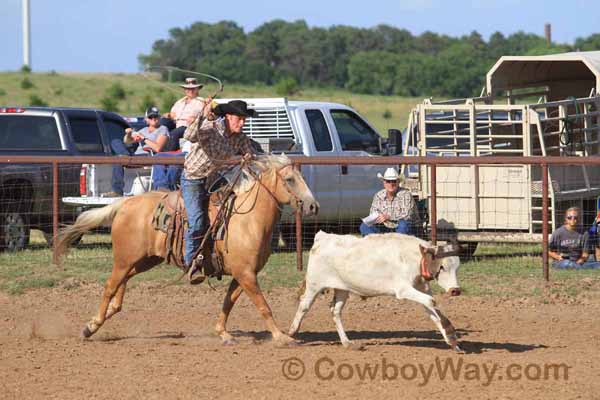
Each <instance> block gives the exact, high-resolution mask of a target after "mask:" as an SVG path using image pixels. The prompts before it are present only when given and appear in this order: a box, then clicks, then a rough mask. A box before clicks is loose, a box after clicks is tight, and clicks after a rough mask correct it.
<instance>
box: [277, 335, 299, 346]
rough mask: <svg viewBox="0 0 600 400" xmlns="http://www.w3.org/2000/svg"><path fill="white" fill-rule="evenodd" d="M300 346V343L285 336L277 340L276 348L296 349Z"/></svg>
mask: <svg viewBox="0 0 600 400" xmlns="http://www.w3.org/2000/svg"><path fill="white" fill-rule="evenodd" d="M299 344H300V342H298V341H297V340H295V339H293V338H291V337H289V336H284V337H282V338H281V339H277V340H276V341H275V347H295V346H298V345H299Z"/></svg>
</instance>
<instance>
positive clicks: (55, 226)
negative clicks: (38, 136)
mask: <svg viewBox="0 0 600 400" xmlns="http://www.w3.org/2000/svg"><path fill="white" fill-rule="evenodd" d="M57 235H58V162H57V161H53V162H52V261H53V262H54V264H55V265H58V259H57V257H56V236H57Z"/></svg>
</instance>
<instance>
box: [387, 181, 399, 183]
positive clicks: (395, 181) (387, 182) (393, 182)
mask: <svg viewBox="0 0 600 400" xmlns="http://www.w3.org/2000/svg"><path fill="white" fill-rule="evenodd" d="M384 182H385V183H398V181H384Z"/></svg>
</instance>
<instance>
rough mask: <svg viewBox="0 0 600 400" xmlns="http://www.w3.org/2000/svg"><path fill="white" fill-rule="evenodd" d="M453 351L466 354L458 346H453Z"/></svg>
mask: <svg viewBox="0 0 600 400" xmlns="http://www.w3.org/2000/svg"><path fill="white" fill-rule="evenodd" d="M452 349H453V350H454V351H455V352H457V353H458V354H465V351H464V350H463V349H462V348H461V347H460V346H459V345H458V344H455V345H454V346H452Z"/></svg>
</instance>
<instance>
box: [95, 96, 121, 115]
mask: <svg viewBox="0 0 600 400" xmlns="http://www.w3.org/2000/svg"><path fill="white" fill-rule="evenodd" d="M100 107H101V108H102V109H103V110H105V111H112V112H116V113H118V112H119V103H118V101H117V100H115V98H114V97H108V96H104V97H103V98H102V99H100Z"/></svg>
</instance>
